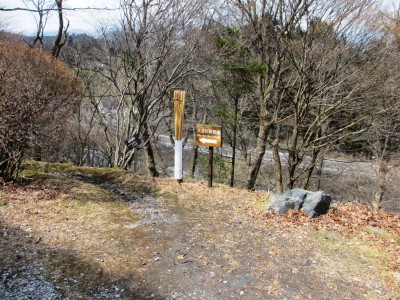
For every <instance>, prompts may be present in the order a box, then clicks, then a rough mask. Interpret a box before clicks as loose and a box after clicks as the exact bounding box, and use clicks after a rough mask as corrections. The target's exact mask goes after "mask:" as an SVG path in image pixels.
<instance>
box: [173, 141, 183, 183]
mask: <svg viewBox="0 0 400 300" xmlns="http://www.w3.org/2000/svg"><path fill="white" fill-rule="evenodd" d="M182 152H183V145H182V140H180V141H175V169H174V175H175V179H176V180H182V179H183V167H182V165H183V164H182Z"/></svg>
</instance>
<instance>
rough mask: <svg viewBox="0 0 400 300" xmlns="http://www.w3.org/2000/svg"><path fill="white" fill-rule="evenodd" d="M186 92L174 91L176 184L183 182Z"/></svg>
mask: <svg viewBox="0 0 400 300" xmlns="http://www.w3.org/2000/svg"><path fill="white" fill-rule="evenodd" d="M185 99H186V92H185V91H174V117H175V118H174V120H175V168H174V177H175V179H176V180H178V182H182V181H183V166H182V164H183V162H182V152H183V145H182V132H183V108H184V107H185Z"/></svg>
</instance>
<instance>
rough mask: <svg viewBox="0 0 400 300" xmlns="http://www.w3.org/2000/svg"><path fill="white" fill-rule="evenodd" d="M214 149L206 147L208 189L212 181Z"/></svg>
mask: <svg viewBox="0 0 400 300" xmlns="http://www.w3.org/2000/svg"><path fill="white" fill-rule="evenodd" d="M213 156H214V147H211V146H210V147H208V187H209V188H210V187H212V181H213V158H214V157H213Z"/></svg>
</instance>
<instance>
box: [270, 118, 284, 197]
mask: <svg viewBox="0 0 400 300" xmlns="http://www.w3.org/2000/svg"><path fill="white" fill-rule="evenodd" d="M279 134H280V126H279V125H277V130H276V132H275V137H274V140H273V141H272V142H271V149H272V158H273V159H274V174H275V189H276V192H277V193H282V192H283V186H282V182H283V179H282V163H281V157H280V156H279V146H278V145H279Z"/></svg>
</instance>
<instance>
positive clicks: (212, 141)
mask: <svg viewBox="0 0 400 300" xmlns="http://www.w3.org/2000/svg"><path fill="white" fill-rule="evenodd" d="M221 141H222V127H221V126H208V125H196V145H198V146H208V147H221Z"/></svg>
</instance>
